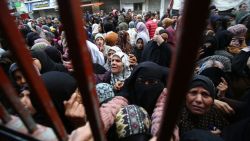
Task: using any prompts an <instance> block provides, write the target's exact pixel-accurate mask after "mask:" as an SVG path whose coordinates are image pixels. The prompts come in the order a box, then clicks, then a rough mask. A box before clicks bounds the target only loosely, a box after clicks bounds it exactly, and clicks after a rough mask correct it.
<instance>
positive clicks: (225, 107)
mask: <svg viewBox="0 0 250 141" xmlns="http://www.w3.org/2000/svg"><path fill="white" fill-rule="evenodd" d="M214 105H215V107H216V108H218V109H219V110H221V111H223V112H225V113H227V114H234V113H235V111H234V109H233V108H232V107H230V106H229V105H228V104H227V103H226V102H223V101H220V100H217V99H215V100H214Z"/></svg>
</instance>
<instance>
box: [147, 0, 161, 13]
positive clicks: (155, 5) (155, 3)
mask: <svg viewBox="0 0 250 141" xmlns="http://www.w3.org/2000/svg"><path fill="white" fill-rule="evenodd" d="M160 7H161V0H149V1H148V11H160Z"/></svg>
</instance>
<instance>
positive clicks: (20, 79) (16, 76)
mask: <svg viewBox="0 0 250 141" xmlns="http://www.w3.org/2000/svg"><path fill="white" fill-rule="evenodd" d="M9 74H10V76H11V78H12V79H13V80H14V81H15V83H16V85H17V86H18V88H20V89H22V88H24V87H25V86H27V82H26V79H25V77H24V76H23V73H22V72H21V70H20V69H19V67H18V66H17V64H16V63H13V64H12V65H11V66H10V69H9Z"/></svg>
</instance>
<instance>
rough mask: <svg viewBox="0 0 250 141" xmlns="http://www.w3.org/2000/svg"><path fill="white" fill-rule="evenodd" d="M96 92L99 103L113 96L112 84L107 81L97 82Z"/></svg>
mask: <svg viewBox="0 0 250 141" xmlns="http://www.w3.org/2000/svg"><path fill="white" fill-rule="evenodd" d="M96 93H97V96H98V100H99V103H100V104H102V103H104V102H106V101H108V100H109V99H111V98H112V97H114V96H115V94H114V91H113V86H111V85H110V84H108V83H98V84H97V85H96Z"/></svg>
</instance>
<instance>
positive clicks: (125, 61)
mask: <svg viewBox="0 0 250 141" xmlns="http://www.w3.org/2000/svg"><path fill="white" fill-rule="evenodd" d="M113 56H118V57H119V58H121V60H122V63H123V71H122V72H120V73H119V74H117V75H114V74H112V73H111V80H110V84H111V85H112V86H113V85H114V84H115V83H116V82H117V81H125V79H127V78H128V77H129V76H130V74H131V69H130V68H129V65H130V64H129V58H128V55H127V54H125V53H123V52H116V53H115V54H113V55H112V58H113Z"/></svg>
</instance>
